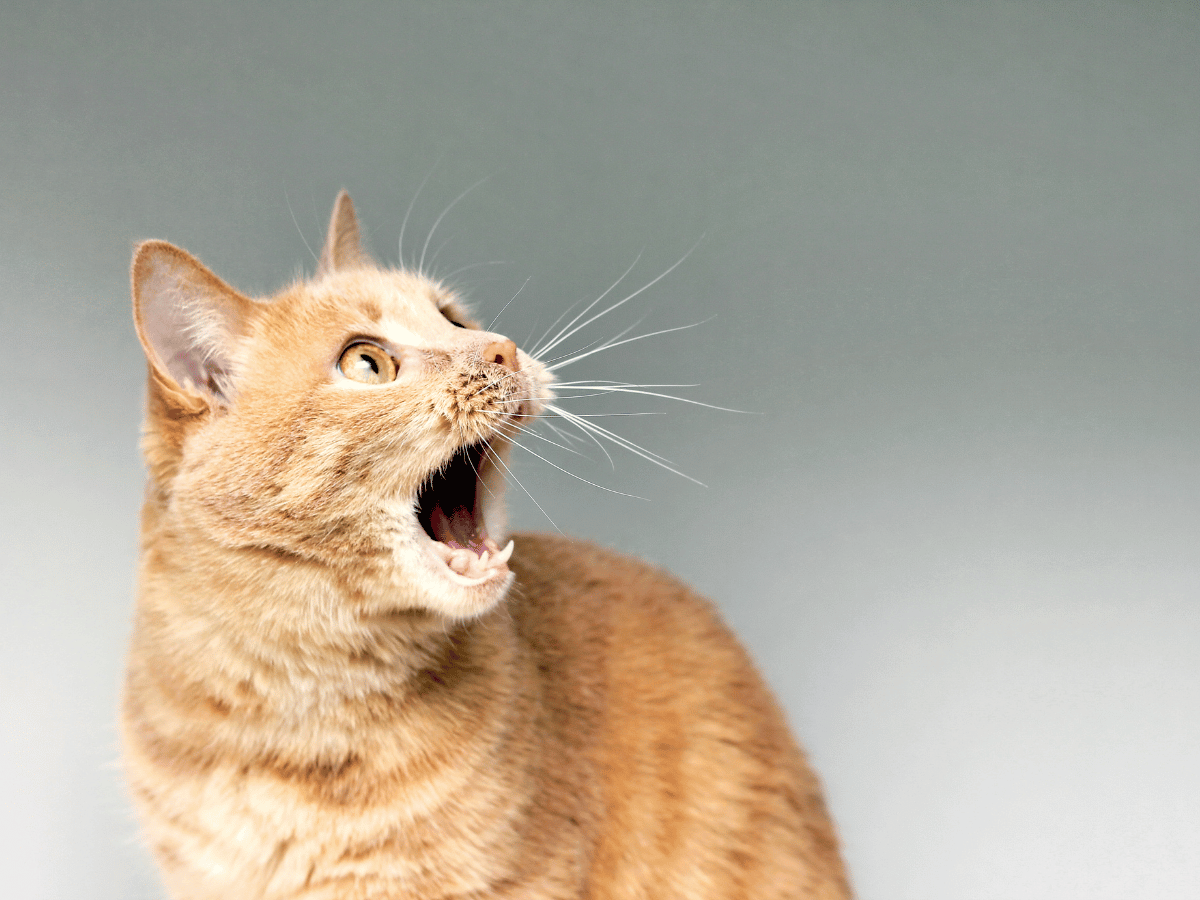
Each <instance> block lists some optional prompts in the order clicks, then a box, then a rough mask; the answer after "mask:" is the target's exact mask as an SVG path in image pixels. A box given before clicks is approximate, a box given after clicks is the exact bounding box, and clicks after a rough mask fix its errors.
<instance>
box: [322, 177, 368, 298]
mask: <svg viewBox="0 0 1200 900" xmlns="http://www.w3.org/2000/svg"><path fill="white" fill-rule="evenodd" d="M369 265H371V257H369V256H368V255H367V253H366V251H364V250H363V248H362V239H361V238H360V237H359V233H358V216H356V215H355V214H354V203H353V202H352V201H351V200H350V195H349V194H347V193H346V192H345V191H340V192H339V193H338V195H337V199H336V200H335V201H333V215H331V216H330V217H329V231H328V233H327V234H326V235H325V246H324V247H322V248H321V260H320V262H318V263H317V278H321V277H322V276H324V275H328V274H329V273H330V272H336V271H337V270H338V269H352V268H357V267H362V266H369Z"/></svg>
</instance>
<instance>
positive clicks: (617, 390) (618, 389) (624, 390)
mask: <svg viewBox="0 0 1200 900" xmlns="http://www.w3.org/2000/svg"><path fill="white" fill-rule="evenodd" d="M606 390H608V391H612V392H613V393H618V394H645V395H646V396H647V397H662V398H664V399H666V400H678V401H679V402H680V403H690V404H692V405H693V406H703V407H706V408H707V409H719V410H720V411H721V412H732V413H744V414H746V415H753V413H751V412H750V411H749V410H745V409H730V408H729V407H728V406H715V405H713V404H712V403H701V402H700V401H699V400H689V399H688V398H687V397H676V396H675V395H674V394H659V393H657V392H655V391H639V390H635V389H634V388H627V387H609V388H607V389H606Z"/></svg>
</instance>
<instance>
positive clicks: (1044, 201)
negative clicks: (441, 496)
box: [0, 0, 1200, 900]
mask: <svg viewBox="0 0 1200 900" xmlns="http://www.w3.org/2000/svg"><path fill="white" fill-rule="evenodd" d="M335 6H336V8H334V7H335ZM484 177H486V178H487V180H486V181H485V182H484V183H483V184H481V185H479V186H478V187H476V188H475V189H474V190H473V191H472V192H471V193H469V194H468V195H467V196H466V197H465V198H464V199H463V200H462V201H461V202H460V203H459V204H458V205H457V206H455V207H454V208H453V209H452V210H451V211H450V213H449V214H448V215H446V217H445V219H444V220H443V221H442V222H441V224H440V225H439V226H438V230H437V232H436V234H435V235H434V237H433V239H432V241H431V242H430V244H429V249H428V255H429V256H432V255H433V254H434V253H435V252H437V257H436V261H435V263H434V268H435V269H436V270H437V271H438V272H442V273H448V272H452V271H453V270H456V269H460V268H461V267H464V266H469V265H472V264H475V263H490V262H497V261H499V262H498V264H493V265H483V266H478V267H476V268H472V269H468V270H466V271H463V272H461V273H460V274H459V275H458V276H456V280H457V281H458V282H459V283H460V284H462V285H463V286H464V288H465V289H466V290H467V292H468V294H469V296H470V297H471V298H473V300H474V302H475V305H476V308H477V309H478V310H479V311H480V312H481V315H482V318H483V319H484V321H485V322H486V321H487V320H489V319H490V318H491V317H492V316H493V315H495V314H496V313H497V312H499V310H500V308H501V306H503V304H504V303H505V301H507V300H508V299H509V298H510V297H512V296H513V294H514V293H516V291H517V290H518V288H520V287H521V286H522V284H525V285H526V286H525V288H524V290H523V292H522V293H521V295H520V297H518V298H517V299H516V300H515V301H514V302H513V303H512V305H511V306H509V307H508V309H507V310H506V311H505V313H504V315H503V317H502V319H501V321H500V322H499V323H498V325H497V326H496V327H497V330H503V331H506V332H507V333H508V334H509V335H510V336H512V337H513V338H514V339H516V340H517V341H518V342H525V343H526V346H528V338H529V336H530V335H533V336H534V337H535V338H536V336H537V335H538V334H540V333H542V332H543V331H544V330H545V329H546V328H547V327H548V326H549V325H550V323H551V322H552V321H553V320H554V318H555V317H556V316H557V315H558V314H559V312H560V311H562V310H563V309H564V308H565V307H567V306H569V305H570V304H572V303H574V302H575V301H577V300H580V299H590V298H592V297H595V296H596V295H598V294H600V293H601V292H602V291H603V290H604V289H605V288H606V287H608V285H609V284H610V283H611V282H612V281H614V280H615V279H616V278H617V276H619V275H620V274H621V273H622V272H623V271H624V270H625V269H626V268H627V267H628V266H629V265H630V263H631V262H633V261H634V259H635V258H637V257H638V254H639V253H640V254H641V256H640V259H639V261H638V263H637V265H636V267H635V268H634V271H633V272H632V273H631V275H630V276H629V278H628V279H627V284H628V285H629V286H630V289H631V290H632V289H633V288H636V287H639V286H641V285H643V284H645V283H647V282H648V281H650V280H652V279H653V278H654V277H655V276H657V275H659V274H660V273H661V272H663V271H664V270H665V269H667V268H668V267H669V266H671V265H672V264H673V263H675V262H676V261H677V260H679V258H680V257H681V256H683V255H684V253H686V252H687V250H688V248H690V247H692V245H693V244H695V243H696V242H697V241H699V246H698V247H697V249H696V250H695V252H694V253H693V254H692V255H691V256H690V257H689V258H688V259H687V260H686V262H684V263H683V264H682V265H681V266H679V268H678V269H676V270H675V271H674V272H673V273H672V274H671V275H670V276H669V277H667V278H665V279H664V280H662V281H661V282H659V283H658V284H656V285H655V286H653V287H652V288H651V289H649V290H648V291H646V292H645V293H643V294H641V295H640V296H638V297H637V298H636V299H635V300H633V301H631V302H630V303H629V304H626V306H625V307H622V308H621V309H620V310H618V311H616V312H614V313H613V314H612V315H611V316H610V317H608V318H607V319H605V320H604V321H603V322H602V323H597V324H596V325H595V326H593V327H591V328H589V330H588V331H587V332H586V333H582V334H580V335H579V336H578V341H577V342H576V343H574V346H575V347H582V346H586V345H587V344H588V343H590V342H591V341H593V340H598V339H601V338H604V337H609V336H612V335H613V334H615V333H617V332H618V331H620V330H621V329H622V328H625V327H627V326H628V325H631V324H633V323H634V322H636V321H637V320H638V319H642V318H643V317H644V321H643V323H642V324H641V325H640V326H639V328H640V329H641V330H645V331H650V330H656V329H660V328H669V327H674V326H678V325H685V324H689V323H692V322H696V321H699V320H710V321H708V322H707V323H706V324H704V325H702V326H700V327H697V328H695V329H692V330H690V331H686V332H683V333H680V334H672V335H666V336H663V337H660V338H654V339H652V340H648V341H645V342H640V343H635V344H632V345H630V346H628V347H623V348H620V349H617V350H613V351H612V352H610V353H604V354H598V355H596V356H593V357H591V358H589V359H588V360H586V361H581V362H580V363H579V364H578V365H576V366H574V367H573V368H572V369H569V370H565V371H564V373H563V374H564V375H568V373H572V372H574V373H577V375H576V377H579V378H617V379H625V380H630V381H638V382H642V383H653V384H659V383H683V384H694V383H698V384H700V385H701V387H699V388H694V389H687V390H686V391H684V392H685V393H686V394H687V396H690V397H694V398H696V399H699V400H703V401H706V402H709V403H714V404H717V405H720V406H731V407H737V408H740V409H744V410H749V411H751V412H752V414H734V413H726V412H717V411H713V410H704V409H700V408H696V407H686V406H684V405H682V404H678V403H671V402H669V401H666V400H656V399H654V398H650V397H640V396H635V395H630V396H627V397H624V398H622V399H621V401H620V402H614V403H606V404H604V405H592V406H590V407H589V406H588V404H595V403H596V401H595V400H585V401H580V402H579V403H576V404H574V406H573V408H575V409H576V410H585V409H590V410H591V411H599V410H607V411H622V410H623V411H653V412H665V413H668V414H667V415H661V416H647V417H631V418H626V419H607V420H603V421H605V422H609V423H614V422H615V423H618V425H617V426H615V427H618V428H619V430H621V432H622V433H623V434H627V435H628V436H629V437H631V438H632V439H634V440H636V441H638V442H639V443H642V444H644V445H645V446H647V447H649V448H650V449H652V450H654V451H656V452H658V453H661V454H663V455H664V456H666V457H668V458H669V459H671V460H672V461H674V462H675V463H676V464H677V465H678V467H679V468H681V469H682V470H683V471H684V472H686V473H688V474H690V475H692V476H694V477H695V478H697V479H699V480H700V481H703V482H705V483H706V484H707V485H708V487H707V488H701V487H697V486H696V485H694V484H692V483H691V482H688V481H685V480H684V479H682V478H679V477H677V476H675V475H672V474H670V473H669V472H666V471H664V470H662V469H658V468H655V467H654V466H652V465H649V464H647V463H645V462H644V461H643V460H640V459H638V458H637V457H634V456H633V455H631V454H629V453H624V452H618V451H616V450H613V452H612V456H613V463H614V465H613V466H612V467H610V465H609V463H608V461H607V460H606V459H605V458H604V457H603V455H602V454H601V453H600V452H599V451H598V450H597V449H596V448H595V447H594V446H592V447H591V448H590V450H589V449H588V447H586V446H584V445H580V448H579V449H580V450H582V451H583V452H585V453H588V454H589V455H590V456H591V457H592V458H593V459H592V460H590V461H589V460H588V459H585V458H583V457H577V456H571V455H570V454H567V453H564V452H562V451H560V450H555V449H554V448H553V447H549V446H548V445H544V444H539V442H536V441H533V442H531V446H532V448H533V449H537V450H538V451H539V452H542V449H543V448H546V449H548V450H549V451H550V454H549V455H550V459H552V460H553V461H554V462H555V463H557V464H558V465H561V466H564V467H566V468H570V469H571V470H572V471H574V472H577V473H578V474H580V475H581V476H583V477H586V478H589V479H591V480H594V481H598V482H600V483H602V484H604V485H606V486H609V487H612V488H615V489H618V490H622V491H626V492H629V493H634V494H639V495H641V496H642V497H645V498H647V500H634V499H626V498H623V497H619V496H616V495H613V494H609V493H604V492H602V491H599V490H596V489H594V488H591V487H589V486H588V485H585V484H583V483H581V482H578V481H574V480H573V479H571V478H569V477H568V476H566V475H563V474H562V473H560V472H558V471H556V470H555V469H553V468H551V467H550V466H548V465H545V464H543V463H541V462H539V461H538V460H537V459H535V458H533V457H532V456H529V455H522V458H521V465H520V467H519V469H518V474H519V476H520V477H521V480H522V481H523V482H524V483H525V484H526V486H527V487H528V488H529V490H530V492H531V493H532V494H533V495H534V496H535V497H536V498H537V500H538V503H540V505H541V506H542V508H543V509H544V510H545V514H546V515H543V514H542V513H541V512H539V511H538V509H537V508H536V507H535V506H534V505H533V504H532V503H531V502H530V501H529V500H528V499H525V498H524V495H522V494H521V492H520V491H519V490H516V491H514V492H513V506H514V518H515V521H516V523H517V524H518V525H519V526H521V527H526V528H550V527H551V526H550V524H549V523H548V522H547V517H549V518H550V519H552V520H553V521H554V522H555V523H556V524H557V526H558V527H559V528H561V529H562V530H563V531H564V532H568V533H573V534H577V535H581V536H585V537H588V538H592V539H595V540H598V541H601V542H604V543H606V544H610V545H614V546H617V547H619V548H622V549H624V550H626V551H629V552H632V553H636V554H638V555H640V556H643V557H645V558H647V559H650V560H653V561H655V562H657V563H660V564H662V565H664V566H666V567H668V568H670V569H672V570H674V571H675V572H677V573H679V574H680V575H681V576H683V577H684V578H685V579H687V580H688V581H690V582H691V583H692V584H694V585H696V586H697V587H698V588H699V589H700V590H702V591H703V592H705V593H706V594H708V595H710V596H712V597H713V598H715V599H716V600H717V602H718V603H719V604H720V605H721V607H722V609H723V610H724V611H725V613H726V615H727V617H728V619H729V620H730V622H731V623H732V625H733V627H734V628H735V629H736V630H737V631H738V633H739V634H740V635H741V636H742V637H743V639H744V640H745V642H746V643H747V644H748V645H749V647H750V649H751V651H752V653H753V654H754V656H755V657H756V659H757V660H758V661H759V663H760V664H761V666H762V668H763V669H764V671H765V673H766V675H767V677H768V678H769V679H770V681H771V682H772V684H773V685H774V687H775V689H776V690H777V691H778V693H779V695H780V697H781V698H782V700H783V702H784V704H785V705H786V707H787V709H788V712H789V714H790V716H791V719H792V721H793V723H794V724H795V726H796V728H797V731H798V732H799V733H800V735H801V737H802V739H803V740H804V742H805V743H806V745H807V746H808V748H809V750H810V752H811V755H812V758H813V760H814V762H815V765H816V767H817V768H818V770H819V771H820V772H821V773H822V775H823V778H824V781H825V784H826V786H827V788H828V794H829V800H830V805H831V807H832V810H833V814H834V816H835V817H836V819H837V822H838V824H839V826H840V829H841V834H842V836H843V839H844V842H845V853H846V858H847V860H848V862H849V865H850V869H851V871H852V873H853V877H854V881H855V883H856V885H857V888H858V890H859V892H860V894H861V897H862V900H968V898H997V900H1000V898H1021V900H1031V898H1047V900H1049V898H1054V900H1064V898H1088V900H1100V898H1112V900H1117V898H1120V900H1127V898H1134V897H1147V898H1155V900H1165V898H1195V897H1197V896H1200V766H1198V765H1197V756H1198V751H1200V611H1198V610H1200V602H1198V601H1200V562H1198V559H1197V547H1198V543H1200V404H1198V403H1197V385H1198V384H1200V354H1198V353H1197V343H1198V341H1200V304H1198V297H1200V292H1198V285H1200V6H1197V4H1196V3H1194V2H1191V3H1188V2H1179V3H1168V2H1158V0H1138V2H1096V3H1084V2H1040V3H1037V2H1030V3H1002V2H991V3H971V2H960V3H936V2H931V0H920V2H908V3H891V2H883V0H879V2H872V0H864V2H845V3H834V2H824V3H823V2H795V3H781V2H776V3H768V2H749V0H746V2H728V0H715V2H707V3H698V2H682V0H680V2H639V3H604V4H600V3H593V2H586V0H578V2H571V3H552V2H533V0H522V2H513V3H488V4H484V3H463V2H437V3H433V2H428V3H376V4H356V3H343V4H336V5H334V4H319V3H255V4H234V3H230V4H215V3H191V4H187V5H186V7H185V6H184V5H183V4H180V5H178V7H176V6H170V7H169V6H168V5H167V4H160V3H150V2H129V0H105V2H76V3H62V2H48V0H36V2H6V3H5V4H4V8H3V11H2V12H0V298H2V309H3V322H2V325H3V327H2V328H0V341H2V345H3V350H4V352H5V356H6V359H7V365H5V366H4V367H3V368H2V370H0V371H2V372H3V375H2V376H0V377H2V378H3V386H2V389H0V411H2V414H3V420H2V421H3V471H2V472H0V491H2V493H0V503H2V509H3V516H2V518H0V554H2V556H3V573H4V577H3V588H2V590H3V602H2V604H0V654H2V655H0V679H2V680H0V710H2V716H0V722H2V725H0V727H2V728H3V741H2V744H0V857H2V862H0V870H2V871H3V873H4V875H3V881H4V888H3V893H4V895H5V896H6V897H11V898H22V900H24V898H29V900H35V898H39V900H40V898H82V897H89V898H151V897H158V896H160V892H159V889H158V886H157V882H156V877H155V875H154V872H153V869H152V866H151V864H150V862H149V860H148V857H147V855H146V854H145V852H144V851H143V850H142V849H141V848H140V847H139V845H138V843H137V840H136V837H135V827H134V824H133V821H132V817H131V814H130V811H129V808H128V804H127V802H126V800H125V798H124V795H123V792H122V789H121V786H120V777H119V772H118V769H117V766H116V764H115V760H116V757H117V751H116V740H115V729H114V725H113V720H114V708H115V706H116V703H117V694H118V685H119V681H120V676H121V668H122V659H123V654H124V644H125V640H126V634H127V630H128V625H129V621H130V614H131V608H132V592H133V570H134V558H135V545H136V519H137V514H138V507H139V500H140V493H141V483H142V468H141V463H140V461H139V457H138V452H137V433H138V427H139V420H140V417H141V403H142V383H143V377H144V369H143V361H142V356H141V352H140V350H139V347H138V345H137V342H136V340H135V338H134V334H133V330H132V327H131V325H130V317H129V301H128V284H127V266H128V260H129V255H130V250H131V248H132V246H133V243H134V242H135V241H137V240H140V239H143V238H150V237H157V238H165V239H168V240H171V241H173V242H175V243H178V244H180V245H181V246H183V247H186V248H187V249H189V250H191V251H192V252H194V253H196V254H197V255H199V256H200V258H201V259H203V260H205V261H206V262H207V263H208V264H209V265H210V266H212V267H213V268H214V269H215V270H216V271H217V272H218V273H220V274H222V275H223V276H224V277H225V278H227V279H228V280H230V281H231V282H232V283H233V284H234V285H236V286H238V287H240V288H242V289H243V290H246V291H249V292H266V291H270V290H272V289H274V288H275V287H278V286H279V285H280V284H281V283H283V282H284V281H285V280H287V279H289V278H290V277H291V276H293V275H294V274H296V273H297V272H299V271H300V270H305V271H309V272H311V271H312V269H313V258H312V256H311V255H310V251H309V249H308V248H307V247H306V246H305V245H306V243H307V244H308V245H309V246H311V247H314V248H315V247H318V246H319V243H320V241H321V237H322V233H323V227H324V223H325V221H326V219H327V216H328V213H329V208H330V205H331V203H332V201H333V198H334V195H335V193H336V191H337V190H338V189H339V188H341V187H346V188H348V189H349V190H350V191H351V194H352V195H353V197H354V198H355V200H356V201H357V204H358V207H359V210H360V213H361V216H362V220H363V224H364V227H365V230H366V233H367V235H368V242H369V244H370V245H371V247H372V248H373V250H374V252H375V253H376V255H377V256H378V257H379V258H380V259H382V260H384V261H386V262H389V263H394V262H395V261H396V260H397V257H398V246H397V239H398V237H399V232H400V224H401V220H402V219H403V217H404V211H405V209H406V208H407V207H408V205H409V203H410V201H412V200H413V197H414V194H415V193H416V191H417V188H418V186H419V185H420V184H421V182H422V180H423V179H425V178H428V182H427V184H426V185H425V187H424V190H423V191H422V192H421V194H420V196H419V197H418V198H417V199H416V202H415V204H414V206H413V211H412V216H411V219H410V221H409V224H408V229H407V233H406V246H405V251H406V254H408V255H409V259H412V258H413V257H415V256H416V255H419V252H420V248H421V245H422V244H423V243H424V241H425V239H426V235H427V234H428V232H429V230H430V228H431V227H432V225H433V224H434V221H435V220H436V219H437V218H438V216H439V214H441V213H442V211H443V210H444V209H445V208H446V206H447V205H448V204H449V203H450V202H451V201H452V200H454V198H455V197H457V196H458V195H459V194H460V193H461V192H462V191H463V190H464V189H466V188H467V187H469V186H470V185H472V184H473V183H475V182H476V181H478V180H479V179H481V178H484ZM443 241H445V243H444V245H443ZM427 262H428V259H427ZM526 281H528V283H527V284H526ZM610 319H611V322H609V320H610Z"/></svg>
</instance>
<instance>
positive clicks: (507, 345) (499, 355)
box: [483, 338, 521, 372]
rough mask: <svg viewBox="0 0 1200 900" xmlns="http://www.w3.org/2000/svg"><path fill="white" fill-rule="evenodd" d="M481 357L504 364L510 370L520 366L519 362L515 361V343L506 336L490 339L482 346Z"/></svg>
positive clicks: (499, 364)
mask: <svg viewBox="0 0 1200 900" xmlns="http://www.w3.org/2000/svg"><path fill="white" fill-rule="evenodd" d="M483 358H484V361H485V362H490V363H495V364H496V365H498V366H504V368H506V369H508V371H510V372H516V371H517V370H518V369H520V368H521V364H520V363H519V362H517V345H516V344H514V343H513V342H512V341H510V340H509V339H508V338H502V339H501V340H498V341H492V342H491V343H490V344H488V345H487V346H486V347H484V348H483Z"/></svg>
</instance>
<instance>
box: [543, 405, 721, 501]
mask: <svg viewBox="0 0 1200 900" xmlns="http://www.w3.org/2000/svg"><path fill="white" fill-rule="evenodd" d="M551 408H552V409H553V410H554V411H555V412H557V413H563V412H564V410H562V409H559V408H558V407H551ZM567 418H568V420H569V421H570V420H571V416H570V414H568V416H567ZM574 424H575V425H576V426H577V427H579V428H582V429H586V430H588V431H594V432H595V433H597V434H599V435H600V436H602V437H604V438H606V439H608V440H610V441H612V442H613V443H614V444H616V445H617V446H619V447H624V448H625V449H626V450H628V451H630V452H631V453H634V454H636V455H638V456H640V457H642V458H643V459H646V460H648V461H650V462H652V463H654V464H655V465H656V466H661V467H662V468H664V469H666V470H667V471H668V472H673V473H674V474H676V475H678V476H679V477H680V478H686V479H687V480H688V481H691V482H693V483H695V484H698V485H700V486H701V487H707V485H705V484H704V482H702V481H700V480H698V479H696V478H693V477H692V476H691V475H687V474H685V473H683V472H681V471H679V470H678V469H676V468H674V467H673V466H670V465H668V463H669V462H670V460H667V459H666V458H665V457H662V456H659V455H658V454H657V453H653V452H651V451H650V450H647V449H645V448H644V447H639V446H638V445H637V444H635V443H634V442H633V441H630V440H628V439H627V438H623V437H621V436H620V435H619V434H614V433H613V432H611V431H609V430H608V429H607V428H603V427H601V426H599V425H596V424H595V423H594V422H589V421H587V420H586V419H577V420H575V421H574Z"/></svg>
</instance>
